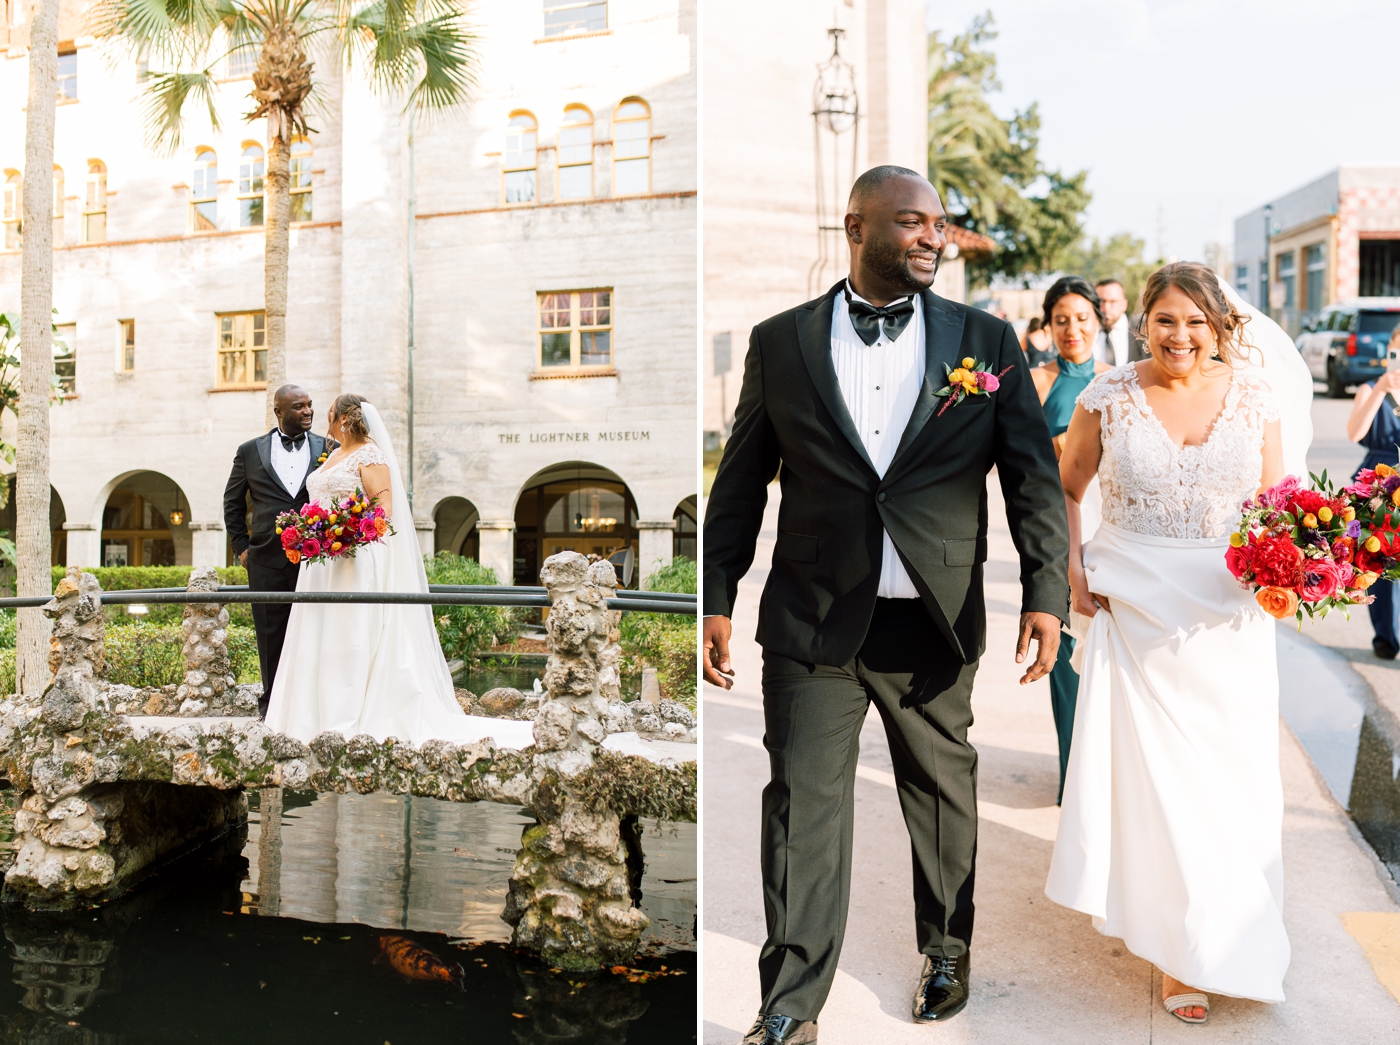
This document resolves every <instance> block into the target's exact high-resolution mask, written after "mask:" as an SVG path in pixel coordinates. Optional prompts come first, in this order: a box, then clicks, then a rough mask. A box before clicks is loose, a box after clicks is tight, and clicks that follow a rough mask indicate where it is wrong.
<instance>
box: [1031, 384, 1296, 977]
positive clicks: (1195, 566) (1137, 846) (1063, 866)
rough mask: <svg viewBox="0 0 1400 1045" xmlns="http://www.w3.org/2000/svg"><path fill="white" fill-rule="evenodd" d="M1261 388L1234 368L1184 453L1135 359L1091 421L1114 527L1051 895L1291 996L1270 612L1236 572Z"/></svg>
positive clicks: (1218, 970) (1163, 947) (1159, 959)
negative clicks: (1211, 419) (1286, 988)
mask: <svg viewBox="0 0 1400 1045" xmlns="http://www.w3.org/2000/svg"><path fill="white" fill-rule="evenodd" d="M1274 402H1275V401H1274V398H1273V395H1272V394H1271V393H1270V391H1269V389H1268V386H1267V385H1265V384H1263V383H1262V382H1261V381H1260V380H1259V379H1258V377H1257V376H1255V375H1254V374H1252V373H1251V372H1250V371H1248V370H1240V371H1237V372H1236V374H1235V377H1234V379H1233V383H1232V385H1231V388H1230V390H1229V392H1228V393H1227V394H1226V398H1225V403H1224V407H1223V409H1222V411H1221V414H1220V416H1219V417H1218V418H1217V419H1216V421H1215V423H1214V425H1213V426H1212V428H1211V430H1210V433H1209V437H1208V439H1207V441H1206V442H1205V443H1204V444H1203V445H1201V446H1188V447H1178V446H1177V445H1176V444H1175V443H1173V442H1172V441H1171V439H1170V437H1168V435H1167V433H1166V430H1165V429H1164V428H1163V427H1162V425H1161V423H1160V422H1159V421H1158V419H1157V417H1156V416H1155V415H1154V414H1153V413H1152V409H1151V407H1149V406H1148V404H1147V400H1146V398H1145V396H1144V395H1143V392H1142V389H1141V387H1140V386H1139V384H1138V381H1137V371H1136V368H1135V367H1134V365H1133V364H1128V365H1126V366H1121V367H1116V368H1114V369H1113V370H1112V371H1110V372H1108V373H1106V374H1103V375H1101V376H1100V377H1098V378H1097V379H1096V380H1095V381H1094V382H1093V383H1092V384H1091V385H1090V386H1089V387H1088V388H1086V389H1085V390H1084V392H1083V393H1082V394H1081V395H1080V397H1079V403H1080V405H1082V406H1083V407H1084V408H1085V409H1086V410H1090V411H1096V412H1099V413H1100V415H1101V418H1102V420H1101V425H1102V428H1101V432H1102V443H1103V455H1102V458H1101V461H1100V464H1099V480H1100V486H1101V488H1102V492H1103V522H1102V524H1101V525H1100V527H1099V529H1098V532H1097V533H1096V534H1095V536H1094V539H1093V540H1092V541H1090V542H1088V543H1087V544H1086V545H1085V546H1084V567H1085V571H1086V573H1087V574H1088V584H1089V590H1090V591H1091V592H1095V593H1098V594H1101V595H1106V596H1107V597H1108V599H1109V602H1110V605H1111V610H1110V611H1103V610H1100V611H1099V612H1098V613H1097V614H1095V616H1094V617H1093V618H1092V621H1091V622H1090V623H1089V625H1088V632H1087V636H1086V637H1085V640H1084V642H1083V644H1082V648H1083V651H1084V659H1083V665H1082V672H1081V677H1080V684H1079V700H1078V705H1077V708H1076V712H1075V719H1074V739H1073V743H1072V746H1071V749H1070V761H1069V770H1068V774H1067V777H1066V780H1065V793H1064V801H1063V806H1062V809H1061V813H1060V827H1059V834H1058V836H1057V838H1056V840H1055V851H1054V855H1053V857H1052V858H1051V863H1050V875H1049V879H1048V881H1047V882H1046V885H1045V893H1046V895H1047V896H1048V897H1049V898H1050V899H1052V900H1054V901H1055V902H1056V903H1059V904H1063V905H1064V906H1066V907H1070V908H1073V909H1074V910H1077V911H1082V912H1084V913H1086V914H1089V915H1091V916H1092V918H1093V922H1094V927H1095V928H1096V929H1098V931H1099V932H1101V933H1103V934H1105V935H1107V936H1115V937H1120V938H1121V939H1122V940H1123V942H1124V943H1125V944H1126V945H1127V948H1128V949H1129V950H1130V951H1132V952H1133V953H1134V954H1136V955H1138V956H1139V957H1140V958H1144V959H1146V960H1147V961H1149V962H1151V963H1152V964H1153V965H1155V966H1157V967H1158V968H1159V969H1162V970H1163V971H1164V972H1166V973H1169V974H1170V975H1171V976H1174V977H1175V978H1176V979H1178V980H1180V981H1182V982H1183V983H1185V984H1188V985H1190V986H1191V987H1194V988H1197V989H1199V990H1203V991H1207V992H1210V993H1214V994H1224V995H1231V996H1235V997H1243V998H1253V999H1256V1000H1258V1001H1267V1002H1278V1001H1282V1000H1283V975H1284V972H1285V970H1286V969H1287V968H1288V960H1289V945H1288V937H1287V935H1286V934H1285V932H1284V927H1283V858H1282V835H1283V789H1282V784H1281V781H1280V777H1279V728H1278V666H1277V661H1276V659H1275V649H1274V627H1275V624H1274V620H1273V618H1271V617H1269V616H1268V615H1267V614H1265V613H1264V611H1263V610H1262V609H1260V608H1259V606H1258V605H1257V604H1256V603H1255V601H1254V599H1253V597H1252V596H1251V595H1250V593H1249V592H1247V591H1245V590H1243V589H1242V588H1241V587H1240V586H1239V584H1238V583H1237V582H1236V581H1235V579H1234V578H1233V577H1232V576H1231V575H1230V573H1229V571H1228V570H1227V569H1226V568H1225V561H1224V555H1225V548H1226V545H1227V543H1228V541H1227V538H1228V534H1229V533H1230V531H1231V530H1233V529H1235V528H1236V526H1237V525H1238V523H1239V513H1240V505H1241V503H1242V502H1243V501H1244V500H1246V499H1247V498H1251V497H1253V495H1254V492H1255V490H1256V489H1257V487H1258V485H1259V477H1260V472H1261V469H1262V441H1263V428H1264V425H1265V424H1266V423H1267V422H1269V421H1272V420H1275V419H1277V417H1278V412H1277V408H1276V407H1275V405H1274Z"/></svg>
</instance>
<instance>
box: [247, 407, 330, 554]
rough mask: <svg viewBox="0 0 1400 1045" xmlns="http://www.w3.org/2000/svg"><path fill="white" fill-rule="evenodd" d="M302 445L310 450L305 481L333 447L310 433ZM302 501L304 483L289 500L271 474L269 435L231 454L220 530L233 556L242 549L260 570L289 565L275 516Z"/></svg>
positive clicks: (304, 481) (289, 496)
mask: <svg viewBox="0 0 1400 1045" xmlns="http://www.w3.org/2000/svg"><path fill="white" fill-rule="evenodd" d="M306 441H307V443H308V444H309V446H310V449H311V461H310V464H309V465H308V467H307V469H306V474H307V476H308V477H309V476H310V475H311V473H312V472H314V471H315V470H316V469H317V468H318V467H319V464H318V460H317V459H318V458H319V457H320V456H321V454H322V452H325V451H329V450H331V449H333V448H334V447H335V445H336V444H335V443H334V442H333V441H331V440H328V439H326V438H324V437H323V436H319V435H316V434H315V433H313V432H307V433H306ZM248 494H252V497H253V532H252V533H251V534H250V533H249V532H248V524H247V522H246V520H245V513H246V511H247V502H246V497H247V495H248ZM306 501H307V497H306V480H305V479H303V480H302V484H301V489H300V490H298V491H297V495H296V496H295V497H293V496H292V495H291V494H289V493H288V492H287V488H286V487H285V486H283V485H282V480H281V479H279V478H278V477H277V473H276V472H274V471H273V470H272V432H264V433H263V434H262V435H260V436H258V437H257V438H256V439H249V440H248V441H247V442H246V443H244V444H243V445H242V446H240V447H239V448H238V449H237V450H236V451H234V454H233V470H232V471H231V472H230V473H229V477H228V486H226V487H225V488H224V526H225V527H226V528H227V529H228V534H229V538H230V540H231V541H232V542H233V554H234V555H241V554H243V550H244V549H245V548H246V549H247V550H248V558H249V559H250V560H252V561H255V562H257V563H259V564H261V565H263V566H269V567H273V568H277V567H283V566H287V565H289V563H288V562H287V554H286V552H284V551H283V550H282V542H281V541H280V540H279V539H278V537H277V516H278V515H279V514H281V513H282V512H291V511H296V510H297V509H298V508H300V507H301V506H302V505H304V504H305V503H306Z"/></svg>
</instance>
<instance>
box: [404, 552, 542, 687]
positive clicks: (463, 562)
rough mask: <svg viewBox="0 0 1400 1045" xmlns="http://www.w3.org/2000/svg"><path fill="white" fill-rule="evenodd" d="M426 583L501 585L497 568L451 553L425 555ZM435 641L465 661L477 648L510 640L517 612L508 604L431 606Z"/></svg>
mask: <svg viewBox="0 0 1400 1045" xmlns="http://www.w3.org/2000/svg"><path fill="white" fill-rule="evenodd" d="M423 565H424V566H425V567H426V568H427V571H428V583H429V584H500V583H501V582H500V580H498V579H497V577H496V571H495V570H493V569H491V568H490V567H489V566H482V565H481V564H480V563H478V562H477V561H476V560H475V559H468V558H465V557H463V556H461V555H453V554H452V553H451V552H438V553H437V555H436V556H435V557H433V558H425V559H424V560H423ZM433 620H434V622H435V623H436V624H437V633H438V641H439V642H441V643H442V653H443V656H445V657H447V658H448V659H449V660H451V659H453V658H458V657H459V658H461V659H463V660H465V659H466V658H467V657H470V656H471V655H472V654H473V653H475V652H476V651H477V650H483V649H489V648H490V647H492V646H494V645H496V644H497V643H498V642H504V641H506V640H507V639H510V638H511V637H512V636H513V635H514V634H515V632H516V631H517V630H518V629H519V627H520V614H519V612H518V611H516V610H514V609H512V608H510V607H508V606H434V607H433Z"/></svg>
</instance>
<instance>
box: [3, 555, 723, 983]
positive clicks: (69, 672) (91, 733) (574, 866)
mask: <svg viewBox="0 0 1400 1045" xmlns="http://www.w3.org/2000/svg"><path fill="white" fill-rule="evenodd" d="M541 580H542V581H543V583H544V585H545V587H546V589H547V590H548V593H549V597H550V602H551V609H550V613H549V616H548V620H547V622H546V632H547V636H548V644H549V650H550V657H549V661H548V665H547V667H546V669H545V672H544V683H545V692H544V693H543V694H542V695H541V696H540V697H539V698H538V703H537V705H536V706H535V707H532V708H531V709H530V711H529V713H530V714H532V715H533V719H532V720H528V719H527V720H524V721H521V720H518V719H495V720H478V722H483V721H484V722H486V723H487V724H489V725H491V726H492V728H493V729H494V730H495V732H496V733H499V734H500V735H501V736H502V737H503V738H508V739H504V740H503V742H501V743H498V742H497V741H496V740H495V739H493V736H485V739H483V740H480V741H478V742H474V743H467V744H453V743H449V742H447V741H442V740H429V741H426V742H424V743H422V744H421V745H419V746H416V747H415V746H413V745H411V744H406V743H401V742H399V741H398V740H396V739H395V738H393V737H389V738H387V739H385V740H384V741H382V742H381V741H378V740H376V739H375V738H374V737H371V736H368V735H361V736H353V737H345V736H342V735H341V734H339V733H322V734H321V735H319V736H317V737H315V738H314V739H313V740H312V741H311V742H310V743H309V744H305V743H302V742H301V741H299V740H297V739H295V738H293V737H289V736H286V735H283V734H279V733H272V732H270V731H269V730H268V729H267V728H266V727H265V726H264V725H263V723H262V722H261V721H260V720H259V719H258V718H257V717H256V715H251V716H249V715H240V714H237V713H235V714H229V713H227V712H229V711H230V710H233V711H235V712H236V711H237V710H238V709H239V707H240V705H244V706H246V701H247V696H248V695H247V694H246V693H240V688H239V687H237V686H236V685H235V681H234V678H233V675H232V672H231V670H230V668H229V661H228V653H227V649H226V646H225V637H226V632H225V628H226V626H227V624H228V611H227V610H226V609H224V608H222V607H221V606H219V605H218V604H216V603H210V602H202V603H190V604H188V605H186V607H185V614H184V623H183V628H184V634H185V645H184V653H185V664H186V673H185V683H184V685H182V686H180V687H179V689H178V691H177V692H176V693H175V694H174V695H173V699H172V697H171V695H169V694H162V693H160V692H159V691H153V692H143V691H137V690H133V689H132V688H131V687H125V686H116V685H112V684H110V683H108V682H107V681H106V680H105V679H104V678H103V677H102V673H103V646H104V638H105V618H104V615H103V612H102V592H101V589H100V587H99V585H98V583H97V580H96V578H95V577H94V576H93V575H92V574H89V573H80V572H79V571H78V570H77V569H76V568H74V569H70V570H69V571H68V575H67V576H66V577H65V578H64V579H63V580H62V581H61V582H60V583H59V585H58V588H57V589H56V591H55V594H54V598H53V599H52V601H50V602H49V603H48V604H47V605H45V606H44V607H43V612H44V614H45V615H46V616H47V617H49V618H50V619H51V620H52V622H53V638H52V648H51V651H50V653H49V665H50V667H51V669H52V670H53V678H52V680H51V681H50V683H49V685H48V686H47V688H46V689H45V690H44V691H43V693H42V695H40V696H39V697H38V699H35V700H26V699H25V698H24V697H21V696H18V695H16V696H15V697H13V698H11V699H9V700H6V701H5V702H3V703H0V779H7V780H8V781H9V782H10V784H11V785H12V786H13V787H14V788H15V789H17V790H18V792H19V794H20V799H21V800H20V804H19V809H18V812H17V813H16V816H15V838H14V844H13V847H12V851H13V853H14V856H13V860H12V862H11V864H10V866H9V867H8V868H7V869H5V874H4V892H3V899H4V900H5V901H6V902H19V903H23V904H24V905H25V906H27V907H29V908H32V909H39V910H63V909H71V908H75V907H82V906H89V905H92V904H94V903H98V902H101V901H103V900H105V899H108V898H111V897H113V896H116V895H118V894H119V893H121V892H123V891H125V890H126V889H127V888H129V887H130V886H131V885H132V884H133V883H134V882H135V881H137V880H139V878H140V877H142V876H143V875H144V874H145V873H147V872H148V871H149V870H150V869H151V868H152V867H153V866H156V865H158V864H159V863H160V862H162V861H165V860H168V859H170V858H172V857H174V856H177V855H180V854H182V853H184V852H187V851H189V850H190V849H191V848H193V847H195V846H199V845H203V844H205V843H208V842H210V841H213V840H214V839H217V838H219V837H221V836H223V835H225V834H227V833H228V832H229V831H231V830H234V829H235V828H237V827H239V826H241V825H242V824H243V823H245V822H246V819H247V812H248V802H247V795H246V792H247V789H249V788H260V789H278V788H289V789H297V790H314V791H337V792H346V791H349V790H351V789H353V790H355V791H357V792H360V793H369V792H373V791H384V792H389V793H393V794H412V795H421V796H425V797H429V798H437V799H445V800H448V801H453V802H503V803H509V804H512V805H523V806H526V807H528V808H529V809H530V810H531V811H532V812H533V815H534V817H535V819H536V820H537V823H536V824H534V825H532V826H530V827H528V828H527V829H526V830H525V831H524V834H523V837H522V843H521V850H520V852H519V853H518V855H517V859H516V866H515V871H514V873H513V875H512V879H511V882H510V890H509V897H508V900H507V904H506V911H505V914H504V915H503V917H505V918H506V920H507V921H508V922H510V923H511V924H512V925H513V926H514V940H515V943H516V945H517V946H520V947H524V948H527V949H529V950H532V951H535V952H537V953H540V954H541V955H542V956H545V957H547V958H548V959H549V960H551V961H553V962H555V963H557V964H569V965H574V966H578V967H584V966H590V965H592V966H596V965H597V964H598V962H599V961H610V960H621V959H625V958H626V957H627V956H629V955H630V954H631V953H632V952H633V950H634V948H635V945H636V942H637V939H638V938H639V936H640V935H641V933H642V931H643V930H644V929H645V928H646V925H647V919H646V916H645V915H644V914H643V913H642V912H641V910H640V909H639V908H638V907H637V906H636V903H635V895H636V880H637V877H638V876H639V875H640V866H641V865H640V860H641V850H640V838H641V832H640V831H639V830H638V828H637V824H638V819H639V818H641V817H654V818H657V819H662V820H673V821H678V820H679V821H694V820H695V817H696V763H695V757H694V751H695V746H694V744H693V743H691V744H682V743H668V742H664V741H648V740H645V739H643V738H642V737H640V736H639V735H638V734H637V733H636V732H634V731H632V730H630V729H629V728H628V727H629V726H631V725H632V724H633V722H634V721H635V718H636V716H634V715H633V709H632V708H630V707H629V706H628V705H626V704H625V703H623V702H622V701H621V692H620V686H619V684H620V675H619V669H618V664H619V658H620V648H619V646H618V641H617V640H618V630H617V624H618V621H619V619H620V613H619V612H618V611H616V610H612V609H609V608H608V605H607V601H606V600H607V599H609V598H612V597H613V596H614V595H615V586H616V577H615V575H614V573H613V568H612V566H611V564H609V563H607V562H600V563H595V564H593V565H591V566H590V564H589V563H588V561H587V559H585V558H584V557H583V556H582V555H579V554H578V553H576V552H565V553H562V554H559V555H555V556H552V557H550V558H549V559H548V560H546V562H545V564H544V568H543V570H542V571H541ZM217 586H218V579H217V575H216V574H215V572H214V571H213V570H212V569H209V568H204V569H200V570H196V571H195V573H194V574H193V575H192V577H191V581H190V590H191V591H195V592H204V593H208V592H213V591H216V590H217ZM167 708H170V709H178V711H179V714H177V715H173V716H172V715H166V714H157V715H151V714H143V713H142V712H144V711H147V710H166V709H167ZM663 710H665V711H667V712H669V714H668V717H671V718H673V719H685V718H688V717H689V714H688V712H686V711H685V709H684V708H682V707H680V706H679V705H675V706H673V707H672V708H670V709H665V708H663ZM653 724H654V723H653ZM681 725H682V727H686V726H688V727H693V726H694V721H693V720H690V721H689V723H686V722H684V721H682V723H681ZM671 732H672V733H673V734H675V733H682V734H684V733H686V732H687V729H686V728H681V729H676V728H675V727H672V729H671ZM688 732H689V735H690V736H692V737H693V735H694V729H693V728H689V729H688ZM483 735H485V734H484V732H483ZM279 797H280V792H276V791H274V792H273V793H272V794H270V795H265V796H264V799H263V801H264V802H268V801H269V799H271V800H273V801H274V802H276V799H277V798H279ZM278 804H280V803H278Z"/></svg>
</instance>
